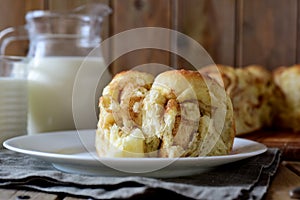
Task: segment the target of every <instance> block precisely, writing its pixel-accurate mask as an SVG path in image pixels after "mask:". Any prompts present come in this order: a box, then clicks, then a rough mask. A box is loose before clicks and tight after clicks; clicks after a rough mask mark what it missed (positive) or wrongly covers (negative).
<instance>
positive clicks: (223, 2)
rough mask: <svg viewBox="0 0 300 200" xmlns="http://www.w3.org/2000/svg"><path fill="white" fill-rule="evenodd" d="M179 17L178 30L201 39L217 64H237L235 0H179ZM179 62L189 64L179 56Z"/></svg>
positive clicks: (184, 64)
mask: <svg viewBox="0 0 300 200" xmlns="http://www.w3.org/2000/svg"><path fill="white" fill-rule="evenodd" d="M177 18H178V25H177V27H178V29H177V30H178V31H180V32H182V33H184V34H186V35H187V36H189V37H191V38H193V39H194V40H196V41H197V42H199V43H200V44H201V45H202V46H203V47H204V48H205V49H206V51H207V52H208V53H209V54H210V56H211V57H212V59H213V60H214V62H215V63H220V64H226V65H234V60H235V55H234V53H235V0H178V16H177ZM178 45H179V48H181V45H186V44H180V43H179V44H178ZM183 48H189V47H183ZM179 65H180V67H183V68H184V67H185V66H186V65H188V63H186V62H185V61H184V60H183V59H179Z"/></svg>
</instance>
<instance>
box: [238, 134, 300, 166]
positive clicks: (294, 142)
mask: <svg viewBox="0 0 300 200" xmlns="http://www.w3.org/2000/svg"><path fill="white" fill-rule="evenodd" d="M238 137H240V138H246V139H250V140H254V141H257V142H260V143H263V144H265V145H266V146H267V147H278V148H280V149H281V151H282V159H283V160H297V161H300V133H294V132H292V131H288V130H276V131H275V130H259V131H255V132H253V133H249V134H246V135H241V136H238Z"/></svg>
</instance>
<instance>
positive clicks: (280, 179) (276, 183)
mask: <svg viewBox="0 0 300 200" xmlns="http://www.w3.org/2000/svg"><path fill="white" fill-rule="evenodd" d="M299 185H300V177H299V176H297V175H296V174H295V173H293V172H292V171H291V170H289V169H288V168H286V167H285V166H283V165H280V166H279V168H278V170H277V173H276V175H275V177H274V180H273V181H272V182H271V184H270V188H269V189H268V192H267V194H266V196H265V199H266V200H283V199H290V197H289V191H290V190H291V189H293V188H295V187H296V186H299Z"/></svg>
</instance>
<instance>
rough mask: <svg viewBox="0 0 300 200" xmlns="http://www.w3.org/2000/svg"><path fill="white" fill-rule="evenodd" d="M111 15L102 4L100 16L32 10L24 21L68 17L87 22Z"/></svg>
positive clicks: (107, 8) (108, 8) (109, 9)
mask: <svg viewBox="0 0 300 200" xmlns="http://www.w3.org/2000/svg"><path fill="white" fill-rule="evenodd" d="M110 13H111V8H110V7H109V6H107V5H105V4H103V10H102V12H101V14H98V15H94V14H93V13H90V14H88V13H87V14H82V13H77V12H76V11H73V12H72V11H71V12H66V11H55V10H53V11H52V10H33V11H29V12H27V13H26V16H25V19H26V20H27V21H29V20H31V19H34V18H41V17H53V18H55V17H61V16H64V17H65V16H68V17H69V18H77V19H80V20H83V21H89V20H91V18H98V20H102V18H103V17H105V16H107V15H109V14H110Z"/></svg>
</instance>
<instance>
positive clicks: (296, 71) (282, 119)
mask: <svg viewBox="0 0 300 200" xmlns="http://www.w3.org/2000/svg"><path fill="white" fill-rule="evenodd" d="M273 78H274V82H275V85H276V87H277V89H278V90H279V91H278V93H276V100H275V106H274V109H275V110H276V114H275V118H274V125H275V126H277V127H281V128H287V129H292V130H293V131H295V132H297V131H300V92H299V91H300V65H293V66H290V67H279V68H278V69H276V70H275V71H274V73H273Z"/></svg>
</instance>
